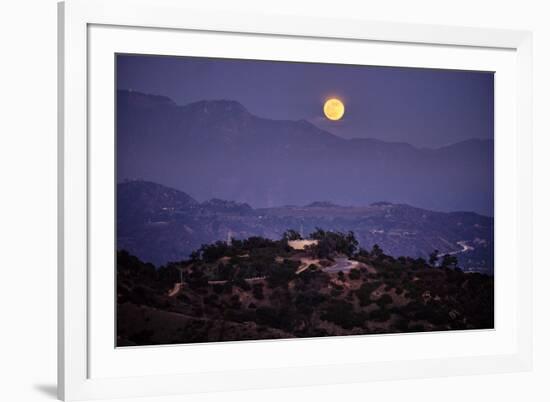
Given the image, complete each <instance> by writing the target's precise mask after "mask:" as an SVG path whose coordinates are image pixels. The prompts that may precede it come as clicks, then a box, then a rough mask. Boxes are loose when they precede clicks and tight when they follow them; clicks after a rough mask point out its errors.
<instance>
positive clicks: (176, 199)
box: [117, 181, 493, 272]
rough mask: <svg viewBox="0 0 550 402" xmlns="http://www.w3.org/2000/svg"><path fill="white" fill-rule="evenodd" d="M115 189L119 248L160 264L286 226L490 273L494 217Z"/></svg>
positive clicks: (382, 205) (154, 187) (137, 185)
mask: <svg viewBox="0 0 550 402" xmlns="http://www.w3.org/2000/svg"><path fill="white" fill-rule="evenodd" d="M117 189H118V191H117V239H118V244H117V248H118V249H126V250H128V251H129V252H130V253H132V254H133V255H136V256H138V257H139V258H140V259H142V260H144V261H150V262H153V263H155V264H157V265H159V264H164V263H166V262H168V261H179V260H183V259H186V258H187V257H188V255H189V253H191V252H192V251H194V250H196V249H197V248H199V247H200V246H201V245H202V244H210V243H212V242H214V241H217V240H226V239H227V238H228V236H231V237H233V238H240V239H244V238H248V237H250V236H263V237H266V238H271V239H278V238H280V237H281V235H282V234H283V232H284V231H285V230H287V229H295V230H297V231H302V232H303V233H304V235H307V234H308V233H310V232H312V231H314V229H315V228H316V227H320V228H323V229H325V230H333V231H344V232H347V231H350V230H351V231H353V232H355V234H356V237H357V239H358V240H359V242H360V246H361V247H363V248H367V249H370V248H371V247H372V246H373V245H374V244H378V245H380V246H381V247H382V249H383V250H384V251H385V252H386V253H387V254H390V255H393V256H395V257H398V256H411V257H419V256H420V257H427V256H428V254H429V253H431V252H432V251H433V250H435V249H437V250H439V251H440V253H441V254H443V253H452V254H454V255H455V256H456V257H457V258H458V259H459V262H460V266H461V267H462V268H463V269H466V270H476V271H483V272H492V270H493V218H490V217H486V216H482V215H478V214H476V213H471V212H452V213H443V212H434V211H429V210H425V209H420V208H414V207H411V206H409V205H404V204H391V203H387V202H378V203H374V204H371V205H368V206H362V207H347V206H339V205H336V204H332V203H328V202H314V203H310V204H308V205H306V206H284V207H277V208H258V209H254V208H252V207H251V206H249V205H248V204H242V203H237V202H233V201H225V200H220V199H212V200H210V201H206V202H203V203H200V202H198V201H196V200H194V199H193V198H191V197H190V196H189V195H187V194H186V193H184V192H181V191H178V190H175V189H172V188H168V187H165V186H162V185H159V184H156V183H151V182H146V181H129V182H123V183H120V184H119V185H118V186H117Z"/></svg>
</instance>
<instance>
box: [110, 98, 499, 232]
mask: <svg viewBox="0 0 550 402" xmlns="http://www.w3.org/2000/svg"><path fill="white" fill-rule="evenodd" d="M117 108H118V110H117V149H118V153H117V180H118V181H119V182H120V181H123V180H125V179H135V178H141V179H144V180H150V181H152V182H156V183H160V184H163V185H166V186H169V187H172V188H174V189H179V190H182V191H185V192H186V193H187V194H190V195H192V196H193V199H197V200H201V201H205V200H209V199H212V198H217V199H221V200H231V201H235V202H240V203H247V204H249V208H251V209H252V207H253V208H255V209H259V208H260V209H261V208H268V207H280V206H284V205H297V206H303V205H307V204H310V203H312V202H331V203H334V204H336V205H340V206H368V205H370V204H372V203H374V202H378V201H388V202H391V203H396V204H409V205H413V206H415V207H419V208H424V209H428V210H435V211H448V212H450V211H472V212H476V213H479V214H483V215H488V216H492V214H493V141H492V140H469V141H464V142H461V143H458V144H454V145H450V146H447V147H443V148H438V149H419V148H415V147H413V146H411V145H409V144H405V143H389V142H383V141H380V140H372V139H343V138H340V137H337V136H335V135H332V134H331V133H329V132H327V131H324V130H321V129H319V128H317V127H316V126H314V125H313V124H311V123H309V122H307V121H305V120H300V121H277V120H270V119H265V118H260V117H257V116H254V115H252V114H250V113H249V112H248V111H247V110H246V108H245V107H244V106H243V105H241V104H239V103H237V102H234V101H229V100H219V101H202V102H196V103H191V104H188V105H185V106H179V105H177V104H175V103H174V102H173V101H172V100H170V99H169V98H166V97H162V96H155V95H146V94H143V93H139V92H130V91H124V90H119V91H118V92H117ZM171 191H173V190H171ZM119 202H120V200H119ZM182 202H183V201H182ZM189 202H191V201H189ZM194 202H195V203H198V202H197V201H194ZM215 203H216V202H214V204H215ZM221 203H222V204H224V203H225V201H222V202H221ZM214 206H215V205H214ZM178 208H179V207H178ZM285 229H286V228H285ZM350 229H351V228H350ZM459 240H463V239H459Z"/></svg>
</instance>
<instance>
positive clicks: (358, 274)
mask: <svg viewBox="0 0 550 402" xmlns="http://www.w3.org/2000/svg"><path fill="white" fill-rule="evenodd" d="M348 275H349V278H350V279H351V280H357V279H359V278H361V272H360V271H359V270H358V269H355V268H354V269H352V270H351V271H349V274H348Z"/></svg>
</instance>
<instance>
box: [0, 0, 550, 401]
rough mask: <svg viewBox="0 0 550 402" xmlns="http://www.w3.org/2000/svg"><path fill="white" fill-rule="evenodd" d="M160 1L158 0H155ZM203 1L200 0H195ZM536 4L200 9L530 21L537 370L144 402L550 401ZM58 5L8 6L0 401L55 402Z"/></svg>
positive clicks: (0, 160)
mask: <svg viewBox="0 0 550 402" xmlns="http://www.w3.org/2000/svg"><path fill="white" fill-rule="evenodd" d="M152 1H153V0H152ZM182 2H184V3H185V2H187V3H189V6H191V7H197V6H198V4H199V1H198V0H194V1H189V0H182ZM547 4H548V3H547V2H545V1H537V0H521V1H520V0H513V1H508V2H505V1H502V0H500V1H499V0H459V1H458V0H457V1H445V0H412V1H411V0H393V1H391V0H386V1H383V0H374V1H373V0H360V1H352V0H339V1H334V0H315V1H306V0H302V1H299V0H264V1H258V0H231V1H227V0H226V1H223V0H222V1H210V0H202V1H201V2H200V7H203V8H221V9H232V10H251V11H256V12H257V11H262V10H263V11H265V12H275V13H281V14H295V15H312V16H323V17H342V18H349V17H355V18H364V19H372V20H393V21H404V22H420V23H437V24H451V25H466V26H481V27H498V28H517V29H529V30H532V31H533V32H534V35H535V36H534V38H535V71H534V74H535V110H534V112H535V116H534V118H535V126H534V127H535V161H534V164H535V181H536V182H535V195H534V198H535V231H536V232H535V245H534V248H535V288H534V290H535V293H534V308H535V311H534V316H535V328H534V329H535V366H534V371H533V372H531V373H521V374H509V375H499V376H478V377H475V376H474V377H462V378H443V379H427V380H414V381H398V382H377V383H369V384H354V385H341V386H325V387H312V388H298V389H279V390H267V391H253V392H233V393H228V394H203V395H196V396H188V397H173V398H155V399H147V400H145V399H140V400H143V401H153V400H155V401H161V402H162V401H165V402H168V401H204V402H206V401H219V400H222V399H223V400H225V401H239V402H246V401H258V400H262V401H265V402H271V401H281V400H289V401H297V400H315V401H318V402H322V401H331V402H332V401H335V400H346V399H347V400H366V401H369V400H378V401H393V400H396V401H397V400H406V401H423V402H426V401H432V400H434V401H435V400H437V401H442V400H444V401H446V402H452V401H461V402H464V401H478V400H495V401H496V400H498V401H501V400H504V401H508V400H510V401H512V400H523V401H548V400H550V390H549V388H548V381H549V380H550V346H549V343H550V313H549V310H550V303H549V301H550V298H549V297H548V292H549V287H548V286H549V284H550V266H549V264H548V261H550V257H549V255H550V254H549V253H550V249H549V248H547V242H548V241H550V236H548V234H547V233H548V228H549V227H550V221H549V215H550V214H549V210H550V207H549V206H550V197H549V196H550V190H549V187H550V186H549V183H550V180H549V174H548V172H550V163H549V160H550V158H549V157H548V154H549V153H550V140H549V136H550V119H549V110H550V99H549V93H550V85H549V83H550V79H549V74H550V50H549V49H550V23H549V22H548V20H549V18H548V16H549V15H550V13H549V10H547V8H548V7H547ZM56 44H57V42H56V1H55V0H19V1H10V2H6V1H5V2H2V4H1V5H0V45H1V46H0V50H1V52H2V53H1V59H0V323H1V324H0V325H1V326H0V400H1V401H9V402H12V401H25V402H33V401H45V400H53V399H55V383H56V291H57V289H56V219H57V218H56V158H57V154H56V85H57V83H56V52H57V49H56V46H57V45H56Z"/></svg>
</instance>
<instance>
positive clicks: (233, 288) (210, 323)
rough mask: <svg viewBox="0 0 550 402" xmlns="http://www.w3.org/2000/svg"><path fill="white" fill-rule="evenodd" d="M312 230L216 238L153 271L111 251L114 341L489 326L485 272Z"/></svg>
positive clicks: (489, 285)
mask: <svg viewBox="0 0 550 402" xmlns="http://www.w3.org/2000/svg"><path fill="white" fill-rule="evenodd" d="M314 237H315V238H316V239H318V243H317V244H315V245H314V246H311V247H310V248H307V249H305V250H296V249H293V248H292V247H290V246H289V243H288V242H287V241H286V240H285V239H282V240H278V241H273V240H269V239H264V238H261V237H253V238H249V239H245V240H235V241H234V242H233V244H232V245H231V246H229V245H227V244H225V243H223V242H219V243H216V244H213V245H207V246H204V247H201V249H199V250H197V251H196V252H195V253H193V257H192V258H191V259H190V260H186V261H181V262H178V263H173V264H169V265H168V266H165V267H161V268H160V269H156V268H155V267H154V266H153V265H152V264H145V263H143V262H141V261H140V260H139V259H138V258H136V257H134V256H132V255H130V254H128V253H127V252H125V251H121V252H119V253H118V258H117V344H118V346H132V345H153V344H176V343H194V342H218V341H237V340H253V339H276V338H295V337H318V336H334V335H361V334H381V333H398V332H418V331H444V330H468V329H491V328H493V327H494V320H493V317H494V281H493V277H492V276H488V275H483V274H479V273H469V274H468V273H464V272H462V271H460V270H458V269H454V268H453V266H454V265H456V261H452V258H449V263H445V262H444V263H443V266H439V265H433V264H430V263H428V262H427V261H425V260H423V259H412V258H405V257H400V258H393V257H391V256H388V255H386V254H384V252H383V251H382V250H381V249H380V248H379V247H374V248H373V249H372V250H371V251H366V250H358V249H357V245H356V240H355V239H354V238H353V236H352V235H350V234H339V233H334V232H325V231H317V232H316V234H315V235H314Z"/></svg>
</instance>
